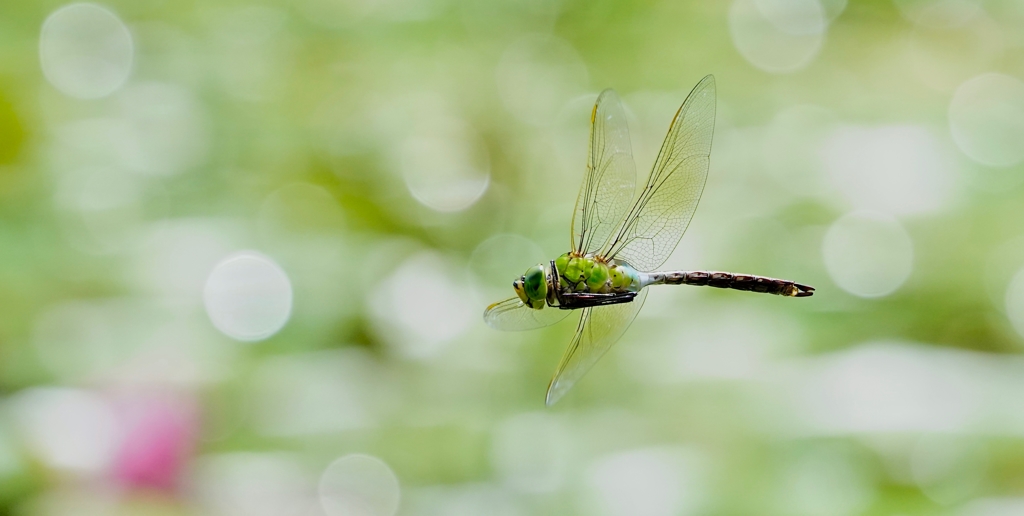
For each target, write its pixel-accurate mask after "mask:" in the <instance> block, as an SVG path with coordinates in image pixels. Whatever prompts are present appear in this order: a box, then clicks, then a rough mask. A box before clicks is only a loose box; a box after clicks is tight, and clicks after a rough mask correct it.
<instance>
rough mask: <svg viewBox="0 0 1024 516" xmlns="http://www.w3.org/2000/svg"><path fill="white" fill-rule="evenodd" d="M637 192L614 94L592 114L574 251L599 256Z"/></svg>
mask: <svg viewBox="0 0 1024 516" xmlns="http://www.w3.org/2000/svg"><path fill="white" fill-rule="evenodd" d="M635 188H636V166H635V165H634V163H633V151H632V146H631V144H630V141H629V128H628V127H627V125H626V113H625V111H623V109H622V102H621V101H620V100H619V96H618V95H617V94H616V93H615V91H614V90H604V91H603V92H601V95H600V96H598V97H597V103H595V104H594V110H593V111H592V112H591V114H590V149H589V154H588V156H587V173H586V175H585V176H584V178H583V184H582V185H581V186H580V193H579V196H577V197H576V209H575V210H574V211H573V215H572V250H573V251H575V252H577V253H581V254H585V253H588V252H597V251H598V250H599V249H601V247H603V246H604V245H605V244H606V243H607V242H608V239H609V238H611V236H612V234H613V233H614V232H615V230H616V229H617V228H618V227H619V223H620V222H622V218H623V217H624V216H625V215H626V210H628V209H629V206H630V202H631V201H632V200H633V193H634V190H635Z"/></svg>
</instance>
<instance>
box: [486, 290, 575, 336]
mask: <svg viewBox="0 0 1024 516" xmlns="http://www.w3.org/2000/svg"><path fill="white" fill-rule="evenodd" d="M569 312H571V310H559V309H557V308H551V307H547V308H542V309H540V310H536V309H533V308H530V307H528V306H526V305H525V304H523V302H522V301H521V300H520V299H519V298H518V297H511V298H508V299H506V300H504V301H499V302H497V303H494V304H493V305H491V306H488V307H487V310H484V322H486V323H487V325H488V326H490V327H491V328H494V329H496V330H504V331H522V330H532V329H534V328H543V327H544V326H550V325H552V324H555V323H556V322H558V321H561V320H562V319H565V316H567V315H569Z"/></svg>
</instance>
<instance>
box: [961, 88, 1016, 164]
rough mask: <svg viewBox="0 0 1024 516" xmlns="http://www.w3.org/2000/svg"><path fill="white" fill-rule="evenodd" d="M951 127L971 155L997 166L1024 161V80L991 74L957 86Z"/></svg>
mask: <svg viewBox="0 0 1024 516" xmlns="http://www.w3.org/2000/svg"><path fill="white" fill-rule="evenodd" d="M949 130H950V132H951V133H952V135H953V141H954V142H956V145H957V147H959V148H960V150H961V151H963V153H964V154H966V155H967V156H968V157H970V158H971V159H973V160H974V161H977V162H978V163H981V164H983V165H989V166H993V167H1009V166H1012V165H1016V164H1018V163H1020V162H1021V161H1024V144H1022V143H1021V142H1024V82H1021V81H1020V80H1019V79H1017V78H1015V77H1010V76H1008V75H1003V74H998V73H987V74H984V75H979V76H977V77H974V78H972V79H970V80H968V81H967V82H965V83H963V84H961V85H960V87H959V88H957V90H956V93H955V94H954V95H953V99H952V100H951V101H950V103H949Z"/></svg>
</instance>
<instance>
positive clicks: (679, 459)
mask: <svg viewBox="0 0 1024 516" xmlns="http://www.w3.org/2000/svg"><path fill="white" fill-rule="evenodd" d="M696 462H697V461H696V457H694V456H693V453H692V452H688V451H687V450H685V449H673V448H648V449H639V450H632V451H625V452H619V453H616V454H612V455H608V456H605V457H601V458H599V459H598V460H597V461H596V462H595V463H594V464H592V465H591V467H590V468H589V469H588V471H587V473H586V487H587V489H586V491H585V492H586V499H585V501H584V502H583V504H582V505H583V509H585V511H584V512H583V513H584V514H593V515H596V516H680V515H683V516H685V515H689V514H693V513H694V512H695V511H696V510H697V509H698V508H699V506H700V503H701V501H702V498H703V496H704V493H703V485H702V478H701V477H700V475H699V469H698V467H697V463H696Z"/></svg>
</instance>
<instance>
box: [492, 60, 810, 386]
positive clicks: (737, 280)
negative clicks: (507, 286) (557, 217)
mask: <svg viewBox="0 0 1024 516" xmlns="http://www.w3.org/2000/svg"><path fill="white" fill-rule="evenodd" d="M714 129H715V78H714V76H712V75H708V76H706V77H704V78H703V79H701V81H700V82H698V83H697V85H696V86H695V87H694V88H693V90H692V91H691V92H690V94H689V95H687V97H686V100H684V101H683V104H682V105H681V106H680V107H679V110H678V111H676V114H675V117H673V119H672V123H671V124H670V125H669V129H668V135H667V136H665V141H664V143H662V145H661V150H660V151H659V152H658V155H657V158H656V159H655V161H654V168H653V169H652V170H651V173H650V175H649V176H648V178H647V182H646V183H645V184H643V185H642V186H641V187H640V189H639V193H637V192H636V190H637V188H636V170H635V165H634V162H633V153H632V147H631V144H630V139H629V129H628V128H627V126H626V115H625V111H624V110H623V108H622V103H621V101H620V100H619V97H618V95H617V94H616V93H615V91H614V90H611V89H607V90H604V91H603V92H601V94H600V95H599V96H598V97H597V102H596V103H595V104H594V109H593V111H592V112H591V114H590V144H589V152H588V155H587V170H586V173H585V175H584V178H583V184H582V185H581V186H580V191H579V195H578V196H577V197H576V207H575V209H574V211H573V215H572V228H571V231H572V234H571V242H570V243H571V247H570V250H569V252H567V253H565V254H562V255H561V256H559V257H558V258H555V259H554V260H551V261H550V262H548V263H539V264H537V265H535V266H533V267H530V268H529V269H527V271H526V273H525V274H523V275H522V276H520V277H519V278H518V279H516V280H515V281H513V282H512V288H513V290H515V293H516V295H515V296H514V297H511V298H509V299H506V300H504V301H500V302H497V303H494V304H492V305H490V306H488V307H487V309H486V310H485V311H484V321H485V322H486V323H487V324H488V325H489V326H491V327H493V328H495V329H498V330H506V331H520V330H531V329H535V328H541V327H544V326H548V325H551V324H554V323H557V322H559V321H561V320H562V319H564V318H566V317H567V316H568V315H569V314H570V313H573V312H580V313H581V316H580V319H579V323H578V325H577V327H576V333H575V334H574V335H573V337H572V340H571V341H570V342H569V346H568V347H567V348H566V350H565V353H564V354H563V356H562V359H561V361H560V362H559V364H558V367H557V368H556V369H555V374H554V375H553V376H552V378H551V382H550V383H549V384H548V390H547V394H546V396H545V403H546V404H547V405H548V406H551V405H553V404H555V402H557V401H558V400H559V399H561V398H562V397H563V396H565V394H566V393H567V392H568V391H569V390H570V389H571V388H572V386H573V385H575V384H576V382H578V381H579V380H580V378H582V377H583V376H584V375H585V374H586V373H587V371H589V370H590V369H591V368H592V367H593V366H594V364H595V363H596V362H597V361H598V360H599V359H600V358H601V357H602V356H603V355H604V354H605V352H607V351H608V349H609V348H611V346H612V345H613V344H615V342H616V341H618V340H619V338H620V337H622V334H623V333H625V331H626V329H627V328H628V327H629V326H630V324H632V322H633V319H634V318H635V317H636V314H637V312H639V311H640V308H641V307H642V306H643V303H644V299H645V298H646V296H647V290H646V288H647V287H649V286H652V285H700V286H709V287H717V288H725V289H734V290H744V291H749V292H760V293H766V294H775V295H780V296H787V297H808V296H811V295H813V294H814V287H810V286H808V285H803V284H800V283H795V282H793V281H788V280H781V279H775V278H769V277H765V276H755V275H750V274H735V273H731V272H717V271H657V269H658V268H659V267H661V266H662V265H663V264H664V263H665V261H666V260H667V259H668V257H669V256H670V255H671V254H672V252H673V251H674V250H675V248H676V246H677V245H678V244H679V241H680V239H682V237H683V233H684V232H685V231H686V228H687V226H689V224H690V219H692V218H693V213H694V211H696V209H697V204H698V202H700V198H701V194H702V193H703V191H704V183H705V182H706V180H707V176H708V167H709V165H710V163H711V138H712V134H713V133H714Z"/></svg>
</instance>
